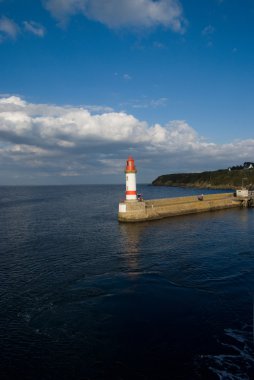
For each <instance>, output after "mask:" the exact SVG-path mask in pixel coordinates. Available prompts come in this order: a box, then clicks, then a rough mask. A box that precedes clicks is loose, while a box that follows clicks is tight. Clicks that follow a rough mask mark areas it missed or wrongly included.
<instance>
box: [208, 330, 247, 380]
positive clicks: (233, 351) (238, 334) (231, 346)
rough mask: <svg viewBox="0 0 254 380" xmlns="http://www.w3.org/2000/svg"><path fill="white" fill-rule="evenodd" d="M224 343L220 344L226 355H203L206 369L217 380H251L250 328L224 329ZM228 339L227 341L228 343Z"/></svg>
mask: <svg viewBox="0 0 254 380" xmlns="http://www.w3.org/2000/svg"><path fill="white" fill-rule="evenodd" d="M224 332H225V339H227V341H226V342H220V343H221V346H222V347H224V348H225V350H226V351H227V352H226V353H223V354H219V355H203V356H201V358H202V360H205V363H206V365H207V368H208V369H209V370H210V371H211V372H213V373H214V374H215V375H216V376H217V377H218V379H219V380H253V378H254V347H253V340H252V339H253V337H252V331H251V326H244V327H243V329H242V330H237V329H230V328H228V329H225V330H224ZM228 338H229V341H228Z"/></svg>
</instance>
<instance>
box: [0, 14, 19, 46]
mask: <svg viewBox="0 0 254 380" xmlns="http://www.w3.org/2000/svg"><path fill="white" fill-rule="evenodd" d="M19 32H20V29H19V26H18V25H17V24H16V23H15V22H14V21H13V20H11V19H9V18H8V17H5V16H2V17H1V18H0V37H1V40H2V41H3V40H4V39H6V38H11V39H12V40H15V39H16V37H17V36H18V34H19Z"/></svg>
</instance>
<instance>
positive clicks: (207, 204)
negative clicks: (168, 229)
mask: <svg viewBox="0 0 254 380" xmlns="http://www.w3.org/2000/svg"><path fill="white" fill-rule="evenodd" d="M239 206H241V201H239V199H237V198H235V197H234V196H233V193H221V194H208V195H204V196H203V200H199V199H198V197H197V196H190V197H178V198H164V199H152V200H146V201H141V202H140V201H124V202H121V203H120V204H119V212H118V220H119V221H120V222H141V221H147V220H153V219H162V218H166V217H172V216H177V215H187V214H195V213H200V212H207V211H214V210H221V209H229V208H233V207H239Z"/></svg>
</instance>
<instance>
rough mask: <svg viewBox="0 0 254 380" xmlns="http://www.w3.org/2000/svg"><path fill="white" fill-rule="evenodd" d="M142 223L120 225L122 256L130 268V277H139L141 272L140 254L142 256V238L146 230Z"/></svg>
mask: <svg viewBox="0 0 254 380" xmlns="http://www.w3.org/2000/svg"><path fill="white" fill-rule="evenodd" d="M144 228H145V227H144V225H143V224H142V223H141V224H139V223H130V224H129V223H120V224H119V230H120V237H121V242H122V248H123V252H122V254H121V256H122V257H123V259H124V260H125V261H126V264H127V267H128V269H129V270H128V275H129V276H130V277H133V276H137V275H138V271H139V254H140V248H139V243H140V238H141V235H142V232H143V230H144Z"/></svg>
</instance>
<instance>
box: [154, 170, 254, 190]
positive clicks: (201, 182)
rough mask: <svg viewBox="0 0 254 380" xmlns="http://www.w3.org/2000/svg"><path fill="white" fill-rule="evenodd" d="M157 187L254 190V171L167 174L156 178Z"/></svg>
mask: <svg viewBox="0 0 254 380" xmlns="http://www.w3.org/2000/svg"><path fill="white" fill-rule="evenodd" d="M152 184H153V185H155V186H178V187H197V188H206V189H238V188H241V187H242V186H244V187H247V188H250V189H253V188H254V169H253V168H246V167H244V168H243V169H240V170H237V169H235V167H234V169H232V170H231V168H228V169H222V170H216V171H206V172H203V173H178V174H166V175H161V176H159V177H158V178H156V179H155V180H154V181H153V182H152Z"/></svg>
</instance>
